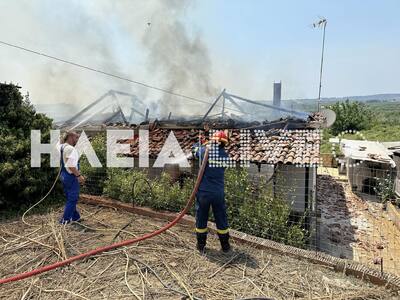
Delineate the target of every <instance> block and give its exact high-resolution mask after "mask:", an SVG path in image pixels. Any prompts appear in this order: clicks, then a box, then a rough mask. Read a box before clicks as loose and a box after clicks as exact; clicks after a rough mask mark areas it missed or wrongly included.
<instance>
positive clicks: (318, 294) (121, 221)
mask: <svg viewBox="0 0 400 300" xmlns="http://www.w3.org/2000/svg"><path fill="white" fill-rule="evenodd" d="M80 210H81V213H82V215H83V218H84V219H85V220H84V221H83V223H82V224H72V225H67V226H60V225H59V224H58V223H57V219H58V217H59V215H60V213H61V209H59V210H57V211H55V212H52V213H49V214H47V215H41V216H39V215H36V216H31V217H28V218H27V221H28V222H29V223H30V224H35V225H34V226H29V225H25V224H23V223H22V222H21V221H19V220H17V221H13V222H7V223H3V224H2V225H1V228H0V263H1V266H2V267H1V270H0V276H1V277H5V276H10V275H12V274H16V273H20V272H23V271H28V270H31V269H34V268H37V267H39V266H43V265H47V264H49V263H52V262H55V261H58V260H61V259H64V258H66V257H70V256H73V255H77V254H79V253H82V252H84V251H87V250H89V249H94V248H96V247H99V246H101V245H106V244H109V243H112V242H115V241H119V240H121V239H127V238H132V237H135V236H139V235H141V234H143V233H147V232H150V231H153V230H155V229H156V228H159V226H161V225H162V224H164V222H163V221H159V220H154V219H150V218H146V217H142V216H138V215H133V214H130V213H125V212H119V211H115V210H113V209H107V208H98V207H94V206H87V205H80ZM192 232H193V231H192V229H191V228H189V227H185V226H182V225H178V226H175V227H174V228H173V229H172V230H170V231H168V232H166V233H164V234H162V235H159V236H157V237H155V238H153V239H151V240H147V241H144V242H141V243H139V244H134V245H132V246H130V247H124V248H120V249H117V250H115V251H110V252H106V253H102V254H99V255H96V256H93V257H91V258H88V259H85V260H82V261H78V262H75V263H73V264H72V265H70V266H68V267H64V268H61V269H57V270H53V271H50V272H48V273H44V274H41V275H39V276H36V277H34V278H29V279H26V280H23V281H19V282H15V283H9V284H6V285H4V286H2V287H1V289H0V298H1V299H3V298H4V299H54V298H62V299H241V298H249V297H255V296H259V297H269V298H273V299H398V298H397V297H398V296H395V295H393V294H391V293H390V292H389V291H387V290H385V289H384V288H381V287H377V286H373V285H371V284H368V283H366V282H363V281H360V280H357V279H355V278H352V277H346V276H344V275H342V274H338V273H335V272H334V271H332V270H330V269H328V268H325V267H322V266H318V265H315V264H312V263H309V262H307V261H304V260H298V259H295V258H291V257H285V256H282V255H279V254H276V253H274V252H267V251H262V250H257V249H254V248H251V247H246V246H243V245H234V249H235V250H234V251H233V252H232V253H230V254H222V253H221V252H220V251H219V245H218V240H217V239H216V238H215V236H210V238H209V244H208V251H207V253H206V254H205V255H200V254H199V253H198V252H197V251H196V250H195V237H194V235H193V234H192Z"/></svg>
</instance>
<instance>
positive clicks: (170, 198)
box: [103, 168, 192, 211]
mask: <svg viewBox="0 0 400 300" xmlns="http://www.w3.org/2000/svg"><path fill="white" fill-rule="evenodd" d="M191 190H192V182H191V180H185V181H184V183H183V186H182V187H181V186H180V184H179V183H178V182H172V181H171V177H170V176H169V175H168V174H167V173H162V174H161V177H160V178H158V179H157V180H149V179H148V177H147V174H146V173H145V172H143V171H137V170H132V169H121V168H115V169H109V170H108V178H107V179H106V180H105V182H104V189H103V193H104V195H106V196H109V197H111V198H115V199H119V200H121V201H125V202H133V203H134V204H135V205H142V206H148V207H151V208H154V209H156V210H169V211H180V210H182V209H183V207H184V205H185V204H186V202H187V200H188V198H189V196H190V193H191Z"/></svg>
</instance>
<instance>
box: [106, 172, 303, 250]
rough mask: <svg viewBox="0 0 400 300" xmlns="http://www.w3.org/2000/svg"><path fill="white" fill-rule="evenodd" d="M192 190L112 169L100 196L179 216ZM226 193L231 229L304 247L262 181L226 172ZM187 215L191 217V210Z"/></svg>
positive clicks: (286, 211) (298, 230) (189, 183)
mask: <svg viewBox="0 0 400 300" xmlns="http://www.w3.org/2000/svg"><path fill="white" fill-rule="evenodd" d="M193 186H194V182H193V180H192V179H186V180H185V181H184V182H183V184H180V183H178V182H172V181H171V177H170V176H169V175H168V174H167V173H162V174H161V176H160V177H159V178H156V179H153V180H151V179H149V178H148V176H147V173H146V172H144V171H139V170H135V169H121V168H115V169H109V170H108V171H107V179H106V180H105V181H104V188H103V194H104V195H106V196H109V197H111V198H114V199H119V200H121V201H124V202H129V203H131V202H133V203H134V204H135V205H140V206H147V207H150V208H153V209H155V210H168V211H173V212H178V211H181V210H182V209H183V207H184V206H185V204H186V202H187V200H188V198H189V196H190V194H191V192H192V189H193ZM225 191H226V192H225V199H226V203H227V213H228V219H229V223H230V226H231V228H233V229H237V230H241V231H243V232H246V233H249V234H253V235H256V236H260V237H264V238H268V239H272V240H275V241H278V242H282V243H285V244H290V245H294V246H297V247H303V246H304V245H305V238H306V231H305V230H304V229H303V228H302V221H297V222H293V221H292V220H291V208H290V205H289V204H288V203H287V202H286V201H285V200H283V198H282V197H277V196H275V197H273V195H272V190H271V188H270V186H267V184H266V183H262V180H261V183H259V184H257V185H255V184H253V182H252V180H251V178H250V177H249V174H248V172H247V170H245V169H227V170H226V175H225ZM190 213H191V214H192V215H194V208H193V207H192V209H191V211H190ZM210 216H211V215H210ZM211 219H212V216H211Z"/></svg>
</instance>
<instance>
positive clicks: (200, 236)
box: [196, 232, 207, 252]
mask: <svg viewBox="0 0 400 300" xmlns="http://www.w3.org/2000/svg"><path fill="white" fill-rule="evenodd" d="M196 236H197V250H199V251H200V252H204V249H205V248H206V243H207V232H202V233H199V232H197V233H196Z"/></svg>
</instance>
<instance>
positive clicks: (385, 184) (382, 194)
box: [374, 172, 396, 203]
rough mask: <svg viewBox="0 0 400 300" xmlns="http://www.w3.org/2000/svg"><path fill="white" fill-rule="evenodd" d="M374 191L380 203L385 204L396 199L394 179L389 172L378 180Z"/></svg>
mask: <svg viewBox="0 0 400 300" xmlns="http://www.w3.org/2000/svg"><path fill="white" fill-rule="evenodd" d="M374 191H375V192H376V194H377V195H378V196H379V198H380V199H381V202H382V203H386V202H388V201H390V200H393V199H395V198H396V192H395V188H394V178H393V176H392V175H391V174H390V172H388V173H387V174H386V175H385V176H384V177H382V178H378V180H377V186H376V187H374Z"/></svg>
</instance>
